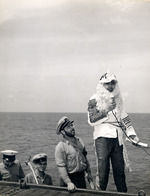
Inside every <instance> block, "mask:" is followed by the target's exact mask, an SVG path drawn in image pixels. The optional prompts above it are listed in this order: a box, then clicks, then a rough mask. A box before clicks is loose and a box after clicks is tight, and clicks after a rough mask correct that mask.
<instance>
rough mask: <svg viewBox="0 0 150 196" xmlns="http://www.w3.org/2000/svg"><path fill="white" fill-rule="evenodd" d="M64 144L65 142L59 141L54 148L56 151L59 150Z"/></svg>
mask: <svg viewBox="0 0 150 196" xmlns="http://www.w3.org/2000/svg"><path fill="white" fill-rule="evenodd" d="M65 144H66V142H65V141H60V142H59V143H58V144H57V146H56V149H60V148H63V146H64V145H65Z"/></svg>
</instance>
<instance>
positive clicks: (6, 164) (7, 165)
mask: <svg viewBox="0 0 150 196" xmlns="http://www.w3.org/2000/svg"><path fill="white" fill-rule="evenodd" d="M3 163H4V165H5V166H6V167H12V165H13V164H14V161H8V160H7V159H3Z"/></svg>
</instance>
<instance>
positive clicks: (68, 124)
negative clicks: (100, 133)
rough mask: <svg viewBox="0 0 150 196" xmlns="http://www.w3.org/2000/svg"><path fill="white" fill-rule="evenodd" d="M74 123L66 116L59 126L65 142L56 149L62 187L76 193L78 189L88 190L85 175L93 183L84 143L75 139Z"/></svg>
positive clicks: (58, 129)
mask: <svg viewBox="0 0 150 196" xmlns="http://www.w3.org/2000/svg"><path fill="white" fill-rule="evenodd" d="M73 122H74V121H70V120H69V119H68V118H67V117H66V116H64V117H62V118H61V119H60V120H59V122H58V124H57V131H56V133H57V134H62V135H63V140H62V141H60V142H59V143H58V145H57V146H56V149H55V161H56V164H57V168H58V172H59V175H60V179H61V180H60V186H67V188H68V190H69V191H71V192H74V191H75V189H76V187H77V188H86V182H85V174H87V179H88V180H89V181H92V175H91V169H90V164H89V162H88V159H87V157H86V155H87V152H86V149H85V146H84V143H83V141H82V140H81V139H80V138H78V137H75V128H74V126H73Z"/></svg>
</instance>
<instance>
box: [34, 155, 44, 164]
mask: <svg viewBox="0 0 150 196" xmlns="http://www.w3.org/2000/svg"><path fill="white" fill-rule="evenodd" d="M40 161H47V155H46V154H45V153H40V154H36V155H34V156H33V158H32V162H33V163H34V164H36V163H39V162H40Z"/></svg>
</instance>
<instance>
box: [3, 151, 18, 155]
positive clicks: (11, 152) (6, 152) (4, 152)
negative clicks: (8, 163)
mask: <svg viewBox="0 0 150 196" xmlns="http://www.w3.org/2000/svg"><path fill="white" fill-rule="evenodd" d="M17 153H18V152H17V151H14V150H4V151H1V154H4V155H7V156H13V155H16V154H17Z"/></svg>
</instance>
